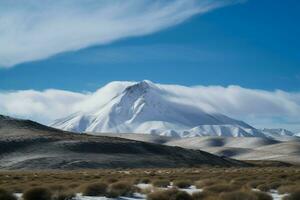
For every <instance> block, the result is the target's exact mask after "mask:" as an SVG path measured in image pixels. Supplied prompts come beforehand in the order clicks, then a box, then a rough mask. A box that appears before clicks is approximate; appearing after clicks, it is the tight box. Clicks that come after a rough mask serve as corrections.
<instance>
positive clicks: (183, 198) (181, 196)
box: [171, 191, 192, 200]
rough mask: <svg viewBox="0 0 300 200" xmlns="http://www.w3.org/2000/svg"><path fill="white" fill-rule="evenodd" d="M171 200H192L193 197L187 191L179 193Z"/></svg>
mask: <svg viewBox="0 0 300 200" xmlns="http://www.w3.org/2000/svg"><path fill="white" fill-rule="evenodd" d="M171 200H192V196H191V195H190V194H188V193H187V192H185V191H178V192H177V193H175V194H174V197H173V198H171Z"/></svg>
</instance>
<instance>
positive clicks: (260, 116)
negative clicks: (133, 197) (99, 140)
mask: <svg viewBox="0 0 300 200" xmlns="http://www.w3.org/2000/svg"><path fill="white" fill-rule="evenodd" d="M131 84H133V83H132V82H112V83H110V84H108V85H107V86H105V87H103V88H101V89H99V90H97V91H95V92H91V93H75V92H70V91H64V90H54V89H51V90H45V91H35V90H23V91H10V92H8V91H7V92H0V113H2V114H7V115H11V116H17V117H23V118H30V119H33V120H37V121H39V122H43V123H49V122H51V121H52V120H54V119H57V118H61V117H64V116H67V115H69V114H72V113H75V112H77V111H89V110H93V109H97V108H96V106H99V105H101V104H102V103H105V102H107V101H108V100H109V99H111V98H113V97H114V95H116V93H118V92H122V91H123V90H124V89H125V88H126V87H127V86H129V85H131ZM156 86H157V87H159V88H160V89H161V90H162V91H165V92H166V94H165V95H167V96H168V98H169V99H171V100H172V101H174V102H178V103H184V104H190V105H193V106H194V105H197V106H199V108H201V109H203V110H205V111H208V112H219V113H223V114H226V115H228V116H230V117H234V118H237V119H241V120H245V121H246V122H248V123H250V124H252V125H254V126H258V127H260V126H268V127H284V128H289V129H291V130H296V131H298V130H300V126H299V120H298V119H300V93H299V92H298V93H294V92H285V91H281V90H276V91H265V90H256V89H247V88H242V87H240V86H228V87H221V86H193V87H186V86H179V85H161V84H156ZM297 120H298V121H297Z"/></svg>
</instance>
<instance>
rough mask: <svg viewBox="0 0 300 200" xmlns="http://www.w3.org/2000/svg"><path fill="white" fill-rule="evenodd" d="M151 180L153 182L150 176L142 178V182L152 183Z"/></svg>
mask: <svg viewBox="0 0 300 200" xmlns="http://www.w3.org/2000/svg"><path fill="white" fill-rule="evenodd" d="M150 182H151V180H150V179H149V178H142V179H141V180H140V183H145V184H148V183H150Z"/></svg>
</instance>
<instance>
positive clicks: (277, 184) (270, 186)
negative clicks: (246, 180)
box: [257, 182, 282, 192]
mask: <svg viewBox="0 0 300 200" xmlns="http://www.w3.org/2000/svg"><path fill="white" fill-rule="evenodd" d="M281 184H282V183H281V182H271V183H265V184H261V185H258V186H257V189H259V190H261V191H264V192H268V191H270V190H271V189H277V188H278V187H280V185H281Z"/></svg>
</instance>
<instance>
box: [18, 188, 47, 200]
mask: <svg viewBox="0 0 300 200" xmlns="http://www.w3.org/2000/svg"><path fill="white" fill-rule="evenodd" d="M23 199H24V200H51V192H50V190H49V189H47V188H43V187H36V188H31V189H28V190H27V191H25V192H24V194H23Z"/></svg>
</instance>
